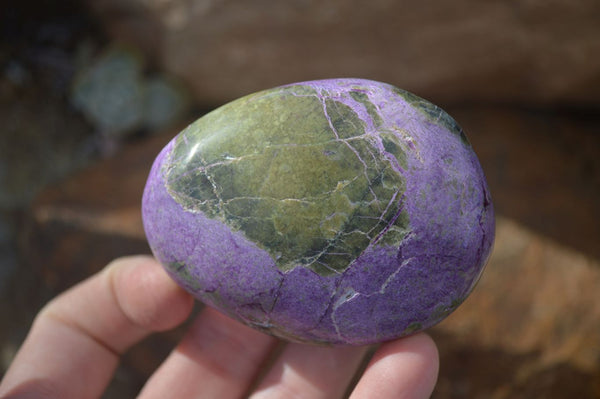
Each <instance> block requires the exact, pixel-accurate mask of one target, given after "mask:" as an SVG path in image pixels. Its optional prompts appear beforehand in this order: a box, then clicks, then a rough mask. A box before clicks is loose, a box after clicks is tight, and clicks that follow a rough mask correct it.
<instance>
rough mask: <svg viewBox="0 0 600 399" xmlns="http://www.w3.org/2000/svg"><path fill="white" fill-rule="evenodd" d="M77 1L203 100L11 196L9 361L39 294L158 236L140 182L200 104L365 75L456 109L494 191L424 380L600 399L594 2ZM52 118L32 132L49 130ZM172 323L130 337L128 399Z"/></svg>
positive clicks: (122, 391)
mask: <svg viewBox="0 0 600 399" xmlns="http://www.w3.org/2000/svg"><path fill="white" fill-rule="evenodd" d="M80 6H81V7H80V9H79V10H80V11H79V12H81V13H85V14H86V15H87V17H86V18H91V19H92V20H93V21H95V23H96V24H97V25H98V26H100V27H101V28H102V29H103V31H104V32H106V41H109V42H112V41H114V40H116V41H118V42H120V43H126V44H127V45H129V46H130V47H132V48H135V49H137V50H138V51H139V52H140V54H142V55H143V56H144V57H146V59H147V60H148V63H149V64H150V65H152V66H153V67H154V68H157V69H158V70H160V71H165V72H166V73H169V74H171V75H172V76H174V77H176V78H178V79H180V81H181V82H183V85H184V86H185V87H187V88H188V89H189V93H190V96H191V98H192V99H193V100H192V101H193V103H194V104H196V106H195V108H194V110H195V111H194V112H192V113H188V114H187V116H186V117H183V118H181V119H180V120H179V123H178V124H175V125H171V127H168V128H164V129H157V131H158V132H157V133H156V134H153V135H137V136H135V137H134V138H128V139H127V140H124V141H123V142H124V143H125V144H123V145H118V146H117V147H116V148H117V149H116V150H113V151H111V152H110V154H111V155H110V156H106V157H104V159H101V160H100V159H99V158H95V160H93V161H91V162H88V163H87V165H88V166H87V167H85V168H83V169H81V170H79V171H78V172H76V173H65V174H64V177H63V178H61V179H59V180H57V181H56V182H55V183H53V184H48V185H46V186H45V189H44V190H43V191H41V192H40V193H37V194H35V196H34V199H33V201H31V202H27V204H26V206H22V207H21V208H20V211H19V212H16V213H10V212H8V211H4V212H5V214H9V213H10V218H11V220H13V221H14V225H16V226H17V227H16V238H15V240H14V243H15V248H16V253H17V255H16V257H17V259H18V264H19V267H18V269H17V270H15V271H14V272H13V273H12V274H11V275H10V276H9V277H10V280H8V281H9V282H10V283H9V284H4V287H5V288H3V291H2V298H3V300H2V305H1V307H0V310H1V311H2V318H3V323H2V325H3V327H2V329H1V331H0V339H2V342H3V359H4V360H3V361H4V366H6V363H7V362H8V360H9V359H10V356H11V353H13V351H14V346H15V343H18V342H19V339H21V337H22V335H23V334H24V332H25V331H26V329H27V327H28V323H29V322H30V320H31V317H32V315H33V314H34V312H35V310H36V309H38V308H39V307H40V306H41V305H42V304H43V303H44V302H45V301H46V300H47V299H48V298H50V297H52V296H54V295H56V293H58V292H60V291H62V290H64V289H65V288H67V287H69V286H71V285H72V284H74V283H76V282H77V281H80V280H81V279H83V278H85V277H87V276H89V275H90V274H92V273H94V272H95V271H97V270H99V269H100V268H101V267H103V266H104V265H105V264H106V263H107V262H108V261H110V260H111V259H113V258H114V257H117V256H121V255H125V254H133V253H140V252H148V251H149V250H148V247H147V244H146V243H145V239H144V234H143V230H142V226H141V218H140V210H139V208H140V199H141V193H142V189H143V186H144V183H145V179H146V176H147V173H148V171H149V167H150V164H151V162H152V161H153V159H154V157H155V155H156V154H157V153H158V151H159V150H160V149H161V148H162V146H163V145H164V144H165V143H166V142H167V141H168V140H170V138H171V137H172V136H174V135H175V134H176V133H177V132H178V131H179V129H180V128H181V127H182V126H184V125H185V124H186V123H187V122H189V121H190V120H191V119H190V118H195V117H197V116H199V115H200V114H201V112H202V110H204V109H210V108H213V107H216V106H218V105H220V104H222V103H223V102H225V101H228V100H231V99H233V98H236V97H238V96H241V95H244V94H247V93H249V92H252V91H255V90H259V89H263V88H267V87H272V86H275V85H278V84H283V83H289V82H293V81H299V80H307V79H315V78H324V77H340V76H356V77H364V78H371V79H376V80H381V81H386V82H389V83H392V84H394V85H397V86H399V87H402V88H405V89H408V90H411V91H413V92H415V93H416V94H419V95H420V96H422V97H425V98H427V99H429V100H431V101H433V102H434V103H436V104H438V105H440V106H442V107H443V108H444V109H446V110H447V111H448V112H449V113H450V114H451V115H453V116H454V117H455V119H456V120H457V121H458V122H459V124H460V125H461V126H462V127H463V128H464V130H465V131H466V132H467V135H468V137H469V139H470V140H471V142H472V144H473V147H474V149H475V151H476V152H477V154H478V155H479V157H480V161H481V163H482V166H483V168H484V171H485V173H486V176H487V178H488V182H489V185H490V188H491V192H492V196H493V199H494V204H495V207H496V212H497V216H498V221H497V241H496V245H495V249H494V252H493V255H492V258H491V260H490V262H489V264H488V267H487V270H486V272H485V274H484V276H483V278H482V280H481V282H480V283H479V285H478V287H477V288H476V290H475V291H474V293H473V294H472V296H471V297H470V298H469V299H468V300H467V301H466V302H465V303H464V304H463V305H462V306H461V307H460V308H459V309H458V310H457V311H456V312H455V313H454V314H453V315H451V316H450V317H449V318H448V319H447V320H445V321H444V322H442V323H441V324H440V325H438V326H436V327H435V328H434V329H432V331H431V334H432V335H433V336H434V338H435V339H436V341H437V343H438V345H439V347H440V354H441V371H440V378H439V382H438V386H437V388H436V391H435V393H434V396H433V397H434V398H437V399H445V398H498V399H500V398H532V397H543V398H566V397H577V398H599V397H600V301H598V299H600V297H599V294H598V292H599V290H600V263H599V262H600V135H599V134H600V112H599V111H600V94H599V93H600V26H599V25H598V23H597V21H600V3H598V2H596V1H578V2H570V1H566V0H564V1H554V2H542V1H535V0H529V1H519V2H515V1H508V0H498V1H492V2H479V1H476V0H458V1H455V2H452V3H447V4H446V3H442V2H435V3H434V2H429V1H426V2H421V1H416V0H415V1H385V0H376V1H372V2H360V1H357V0H355V1H342V0H332V1H328V2H319V1H316V0H315V1H312V0H295V1H289V2H275V3H273V2H266V1H256V2H244V1H241V0H237V1H218V0H214V1H208V0H206V1H191V0H190V1H188V0H171V1H159V0H127V1H116V0H101V1H89V2H87V3H85V2H84V3H82V4H81V5H80ZM38 18H41V17H40V16H38ZM5 86H6V85H4V86H0V88H3V87H4V89H3V91H2V92H1V93H2V95H3V97H2V101H3V105H5V106H6V107H7V109H10V110H13V112H12V114H13V115H14V113H15V112H14V109H15V107H17V106H16V105H14V103H12V102H10V101H9V100H10V98H11V97H10V96H11V95H12V96H14V95H15V92H14V90H13V89H10V90H13V91H10V90H9V91H7V89H6V88H5ZM11 87H12V86H11ZM19 90H21V91H19ZM19 90H17V93H20V95H21V94H23V93H25V94H27V93H29V95H31V96H32V97H35V95H33V94H31V90H32V89H22V88H21V89H19ZM22 90H25V92H23V91H22ZM28 90H29V91H28ZM42 97H43V94H42ZM49 98H50V99H51V96H50V97H49ZM32 101H33V100H32ZM57 101H59V102H60V101H63V100H62V99H59V100H57ZM36 104H37V103H36ZM40 106H41V105H40ZM44 107H46V105H44ZM44 109H46V108H44ZM59 111H60V110H59ZM46 112H48V111H46ZM60 112H62V111H60ZM69 112H71V111H68V112H67V114H68V113H69ZM56 113H57V112H54V113H53V114H56ZM8 114H9V112H8V111H6V112H4V113H0V118H2V120H8V119H7V118H9V115H8ZM38 114H40V113H39V112H38ZM23 115H27V114H26V113H25V112H24V113H23ZM41 115H42V117H43V115H44V113H43V112H42V113H41ZM69 115H70V114H69ZM48 118H49V117H48ZM48 118H46V119H43V118H42V119H41V120H42V121H47V120H48ZM69 118H71V119H69ZM64 120H66V122H61V123H67V124H68V125H69V126H76V128H74V130H75V131H78V130H84V129H86V128H88V127H86V126H88V125H85V124H86V123H87V122H83V121H82V120H81V119H80V118H79V117H72V116H68V117H66V118H64ZM32 123H34V122H32ZM38 123H41V122H38ZM61 123H56V122H55V123H45V124H44V123H41V125H35V124H34V126H33V127H32V130H36V129H37V130H40V129H42V128H43V129H48V131H49V132H50V133H51V132H52V131H53V130H56V129H61V126H62V125H61ZM17 125H18V124H17ZM9 126H12V125H9ZM19 126H20V125H19ZM80 126H81V127H80ZM15 129H16V128H15ZM15 132H17V129H16V130H15ZM46 134H48V133H46ZM3 135H4V136H3V139H2V140H3V142H4V143H8V144H10V145H13V146H17V147H19V148H24V147H26V145H27V144H26V141H23V142H20V141H15V140H16V139H15V138H14V137H13V136H10V137H9V135H8V134H7V133H6V129H5V132H4V133H3ZM32 136H33V137H34V138H35V137H36V136H35V135H32ZM15 143H17V144H15ZM23 143H25V144H23ZM6 148H7V147H6ZM16 150H18V148H17V149H16ZM0 153H1V150H0ZM21 153H22V154H24V155H22V156H23V157H24V156H26V154H27V150H26V149H25V150H22V152H21ZM21 153H19V154H21ZM7 159H8V158H7ZM5 208H6V209H8V208H7V207H6V206H5ZM10 209H14V208H10ZM179 334H180V330H177V331H174V332H170V333H168V334H164V335H162V336H158V337H153V338H151V339H149V340H147V341H146V342H144V343H142V344H140V345H138V346H137V347H136V348H134V349H133V350H132V351H131V352H130V353H129V354H128V355H127V357H126V359H125V362H124V365H123V366H122V367H121V368H120V369H119V372H118V374H117V377H116V379H115V382H114V383H113V385H112V386H111V388H110V389H111V391H110V392H109V393H108V394H107V397H111V398H120V397H132V396H133V395H134V393H135V392H136V390H137V389H139V387H140V385H141V384H142V383H143V381H144V379H145V378H146V377H147V376H148V374H149V373H150V372H151V370H152V369H153V368H154V367H155V366H156V364H158V362H159V361H160V359H161V358H162V357H163V356H164V355H165V354H166V353H167V352H168V350H169V348H170V347H171V346H172V345H173V343H174V342H175V341H176V339H177V337H178V336H179Z"/></svg>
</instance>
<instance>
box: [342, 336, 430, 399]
mask: <svg viewBox="0 0 600 399" xmlns="http://www.w3.org/2000/svg"><path fill="white" fill-rule="evenodd" d="M438 369H439V356H438V352H437V348H436V346H435V343H434V342H433V340H432V339H431V338H430V337H429V336H428V335H426V334H424V333H420V334H417V335H413V336H410V337H407V338H403V339H400V340H397V341H392V342H389V343H386V344H383V345H382V346H381V347H380V348H379V350H378V351H377V352H376V353H375V355H374V356H373V358H372V359H371V362H370V363H369V365H368V366H367V369H366V370H365V373H364V375H363V376H362V378H361V379H360V381H359V382H358V384H357V386H356V388H355V389H354V391H353V392H352V395H351V396H350V398H351V399H359V398H361V399H362V398H397V399H405V398H406V399H408V398H410V399H421V398H423V399H426V398H429V397H430V396H431V393H432V392H433V388H434V386H435V382H436V380H437V375H438Z"/></svg>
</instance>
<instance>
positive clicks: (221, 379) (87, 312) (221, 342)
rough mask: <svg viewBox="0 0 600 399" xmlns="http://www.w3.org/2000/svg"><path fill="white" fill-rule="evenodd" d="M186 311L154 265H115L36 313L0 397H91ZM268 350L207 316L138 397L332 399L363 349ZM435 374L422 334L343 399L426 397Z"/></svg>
mask: <svg viewBox="0 0 600 399" xmlns="http://www.w3.org/2000/svg"><path fill="white" fill-rule="evenodd" d="M192 307H193V299H192V297H191V296H190V295H189V294H187V293H186V292H185V291H183V290H182V289H181V288H180V287H179V286H177V285H176V284H175V283H174V282H173V280H172V279H171V278H169V277H168V275H167V274H166V273H165V271H164V270H163V268H162V267H161V266H160V264H159V263H158V262H156V261H155V260H154V259H153V258H150V257H146V256H136V257H128V258H122V259H118V260H115V261H114V262H112V263H111V264H109V265H108V266H107V267H106V268H105V269H104V270H103V271H101V272H99V273H98V274H96V275H94V276H92V277H90V278H88V279H87V280H85V281H83V282H81V283H80V284H78V285H76V286H75V287H73V288H72V289H70V290H68V291H66V292H65V293H63V294H61V295H59V296H58V297H57V298H55V299H54V300H52V301H51V302H50V303H48V304H47V305H46V306H45V307H44V308H43V309H42V310H41V311H40V313H39V314H38V315H37V317H36V319H35V321H34V323H33V326H32V328H31V330H30V332H29V335H28V336H27V338H26V340H25V342H24V343H23V346H22V347H21V348H20V350H19V352H18V354H17V356H16V358H15V359H14V361H13V363H12V365H11V366H10V368H9V370H8V371H7V372H6V374H5V376H4V379H3V380H2V383H1V384H0V397H1V398H40V397H43V398H63V399H68V398H78V399H82V398H97V397H100V396H101V395H102V392H103V391H104V389H105V388H106V386H107V384H108V383H109V381H110V379H111V378H112V374H113V372H114V371H115V368H116V366H117V364H118V362H119V357H120V355H121V354H122V353H124V352H125V351H126V350H127V349H128V348H129V347H131V346H132V345H134V344H135V343H137V342H138V341H140V340H141V339H143V338H145V337H146V336H148V335H149V334H151V333H152V332H155V331H163V330H167V329H170V328H173V327H175V326H177V325H179V324H181V323H182V322H183V321H184V320H185V319H186V318H187V317H188V316H189V315H190V312H191V310H192ZM277 343H278V341H277V339H275V338H273V337H270V336H268V335H265V334H262V333H260V332H257V331H255V330H253V329H251V328H249V327H246V326H244V325H242V324H240V323H238V322H235V321H233V320H231V319H229V318H227V317H226V316H224V315H222V314H220V313H218V312H216V311H215V310H212V309H210V308H206V309H205V310H203V311H202V312H201V313H200V315H199V316H198V317H197V318H196V319H195V320H194V321H193V323H192V325H191V327H190V329H189V331H188V332H187V334H186V335H185V336H184V338H183V339H182V341H181V342H180V343H179V344H178V345H177V347H176V348H175V349H174V350H173V352H172V353H171V354H170V356H169V357H168V358H167V359H166V360H165V362H164V363H163V364H162V365H161V366H160V367H159V368H158V369H157V370H156V371H155V373H154V374H153V375H152V376H151V377H150V379H149V380H148V381H147V383H146V385H145V387H144V388H143V389H142V391H141V392H140V394H139V398H142V399H149V398H165V397H185V398H223V399H227V398H239V397H247V396H249V397H250V398H261V399H263V398H312V399H314V398H336V397H340V396H342V395H343V394H344V393H345V392H348V385H349V384H350V382H351V381H352V380H353V377H354V375H355V373H356V372H357V369H358V367H359V365H360V363H361V361H362V359H363V357H364V356H365V353H366V350H367V348H366V347H318V346H307V345H302V344H287V345H285V346H283V349H281V347H282V345H277ZM275 348H278V352H276V353H277V357H276V358H275V360H274V363H273V364H272V366H271V368H269V369H268V370H266V371H265V370H263V369H264V367H263V366H262V364H264V362H265V360H266V359H267V358H269V357H272V354H273V350H274V349H275ZM279 349H280V350H279ZM92 365H93V367H92ZM438 365H439V363H438V353H437V349H436V346H435V344H434V343H433V341H432V340H431V338H430V337H429V336H427V335H426V334H424V333H419V334H416V335H412V336H410V337H406V338H402V339H399V340H396V341H391V342H387V343H384V344H382V345H381V346H379V347H378V349H377V350H376V352H375V354H374V356H373V357H372V358H371V360H370V362H369V364H368V366H367V367H366V369H365V371H364V372H363V374H362V376H360V378H359V380H358V383H357V384H356V386H355V387H354V389H353V390H352V391H351V394H350V397H351V398H353V399H356V398H412V399H418V398H428V397H429V396H430V395H431V392H432V390H433V387H434V385H435V381H436V379H437V373H438ZM259 374H260V376H261V379H260V380H258V379H257V376H258V375H259Z"/></svg>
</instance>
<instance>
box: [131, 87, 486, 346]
mask: <svg viewBox="0 0 600 399" xmlns="http://www.w3.org/2000/svg"><path fill="white" fill-rule="evenodd" d="M342 155H343V156H342ZM352 171H354V172H352ZM350 172H352V173H353V175H350V174H349V173H350ZM323 209H324V210H323ZM142 211H143V219H144V227H145V230H146V234H147V238H148V241H149V243H150V246H151V248H152V250H153V253H154V254H155V256H156V257H157V258H158V259H159V260H160V261H161V262H162V263H163V265H164V266H165V268H166V270H167V271H168V272H169V274H170V275H171V276H172V277H173V278H174V279H175V280H176V281H177V282H178V283H179V284H181V285H182V286H183V287H184V288H185V289H186V290H188V291H189V292H191V293H192V294H193V295H195V296H196V297H197V298H198V299H199V300H201V301H202V302H204V303H206V304H208V305H210V306H213V307H215V308H217V309H219V310H221V311H222V312H224V313H226V314H228V315H229V316H231V317H233V318H235V319H237V320H239V321H241V322H243V323H246V324H248V325H250V326H252V327H254V328H257V329H260V330H262V331H265V332H267V333H270V334H273V335H276V336H279V337H282V338H285V339H288V340H291V341H297V342H310V343H321V344H350V345H363V344H370V343H375V342H382V341H386V340H391V339H394V338H398V337H401V336H405V335H409V334H412V333H414V332H417V331H420V330H423V329H426V328H428V327H431V326H432V325H434V324H436V323H438V322H439V321H441V320H442V319H444V318H445V317H446V316H447V315H448V314H450V313H451V312H452V311H453V310H454V309H456V307H457V306H458V305H460V303H462V301H464V299H465V298H466V297H467V296H468V295H469V293H470V292H471V290H472V289H473V287H474V285H475V283H476V282H477V280H478V278H479V276H480V274H481V272H482V270H483V268H484V265H485V263H486V261H487V258H488V256H489V253H490V251H491V247H492V243H493V240H494V214H493V207H492V203H491V198H490V195H489V192H488V189H487V185H486V181H485V177H484V175H483V172H482V169H481V167H480V165H479V162H478V160H477V157H476V155H475V153H474V152H473V149H472V148H471V146H470V144H469V143H468V141H467V139H466V137H465V136H464V133H463V132H462V130H461V129H460V128H459V127H458V125H457V124H456V123H455V122H454V120H453V119H452V118H451V117H449V116H448V115H447V114H446V113H445V112H444V111H442V110H441V109H439V108H438V107H436V106H434V105H433V104H431V103H429V102H427V101H425V100H423V99H420V98H419V97H417V96H414V95H412V94H410V93H408V92H405V91H402V90H400V89H397V88H395V87H393V86H390V85H387V84H383V83H379V82H374V81H369V80H361V79H331V80H321V81H312V82H303V83H296V84H292V85H287V86H282V87H278V88H274V89H270V90H266V91H264V92H260V93H256V94H253V95H250V96H247V97H244V98H241V99H239V100H236V101H234V102H232V103H229V104H227V105H225V106H223V107H221V108H219V109H217V110H215V111H213V112H212V113H210V114H207V115H206V116H205V117H203V118H201V119H200V120H198V121H197V122H196V123H194V124H192V125H191V126H190V127H188V128H187V129H186V130H184V131H183V132H182V133H181V134H180V135H179V136H177V137H176V138H175V139H174V140H173V141H171V142H170V143H169V144H168V145H167V146H166V147H165V148H164V149H163V151H162V152H161V153H160V154H159V155H158V157H157V158H156V161H155V163H154V165H153V167H152V170H151V172H150V176H149V178H148V182H147V185H146V189H145V192H144V198H143V206H142Z"/></svg>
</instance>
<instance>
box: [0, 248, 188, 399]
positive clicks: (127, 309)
mask: <svg viewBox="0 0 600 399" xmlns="http://www.w3.org/2000/svg"><path fill="white" fill-rule="evenodd" d="M192 304H193V300H192V298H191V297H190V296H189V295H188V294H186V293H185V292H184V291H183V290H182V289H181V288H179V287H178V286H177V285H176V284H175V283H174V282H173V281H172V280H171V279H170V278H169V277H168V275H167V274H166V273H165V272H164V270H163V269H162V267H161V266H160V264H158V263H157V262H156V261H155V260H153V259H152V258H150V257H146V256H137V257H128V258H122V259H118V260H116V261H114V262H112V263H111V264H110V265H108V266H107V267H106V268H105V269H104V270H103V271H102V272H100V273H98V274H96V275H94V276H92V277H90V278H89V279H87V280H85V281H83V282H82V283H80V284H78V285H76V286H75V287H73V288H71V289H70V290H68V291H66V292H65V293H63V294H61V295H59V296H58V297H57V298H55V299H54V300H52V301H51V302H50V303H48V305H46V306H45V307H44V309H42V311H41V312H40V313H39V314H38V316H37V317H36V319H35V321H34V323H33V326H32V328H31V331H30V332H29V335H28V336H27V338H26V340H25V342H24V344H23V346H22V347H21V349H20V350H19V352H18V354H17V356H16V357H15V359H14V361H13V363H12V365H11V366H10V368H9V370H8V371H7V373H6V375H5V377H4V379H3V381H2V384H0V396H2V395H7V396H6V397H10V396H12V395H14V396H17V395H19V397H21V396H20V395H23V396H25V397H45V398H95V397H99V396H100V395H101V393H102V391H103V390H104V388H105V387H106V385H107V384H108V382H109V381H110V379H111V376H112V373H113V372H114V369H115V367H116V365H117V363H118V359H119V355H120V354H121V353H123V352H124V351H125V350H126V349H127V348H128V347H130V346H131V345H133V344H134V343H136V342H137V341H139V340H141V339H142V338H144V337H145V336H146V335H148V334H149V333H150V332H152V331H160V330H165V329H169V328H172V327H174V326H175V325H177V324H179V323H181V322H183V320H184V319H185V318H187V316H188V315H189V313H190V312H191V309H192ZM36 395H37V396H36ZM2 397H4V396H2Z"/></svg>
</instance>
